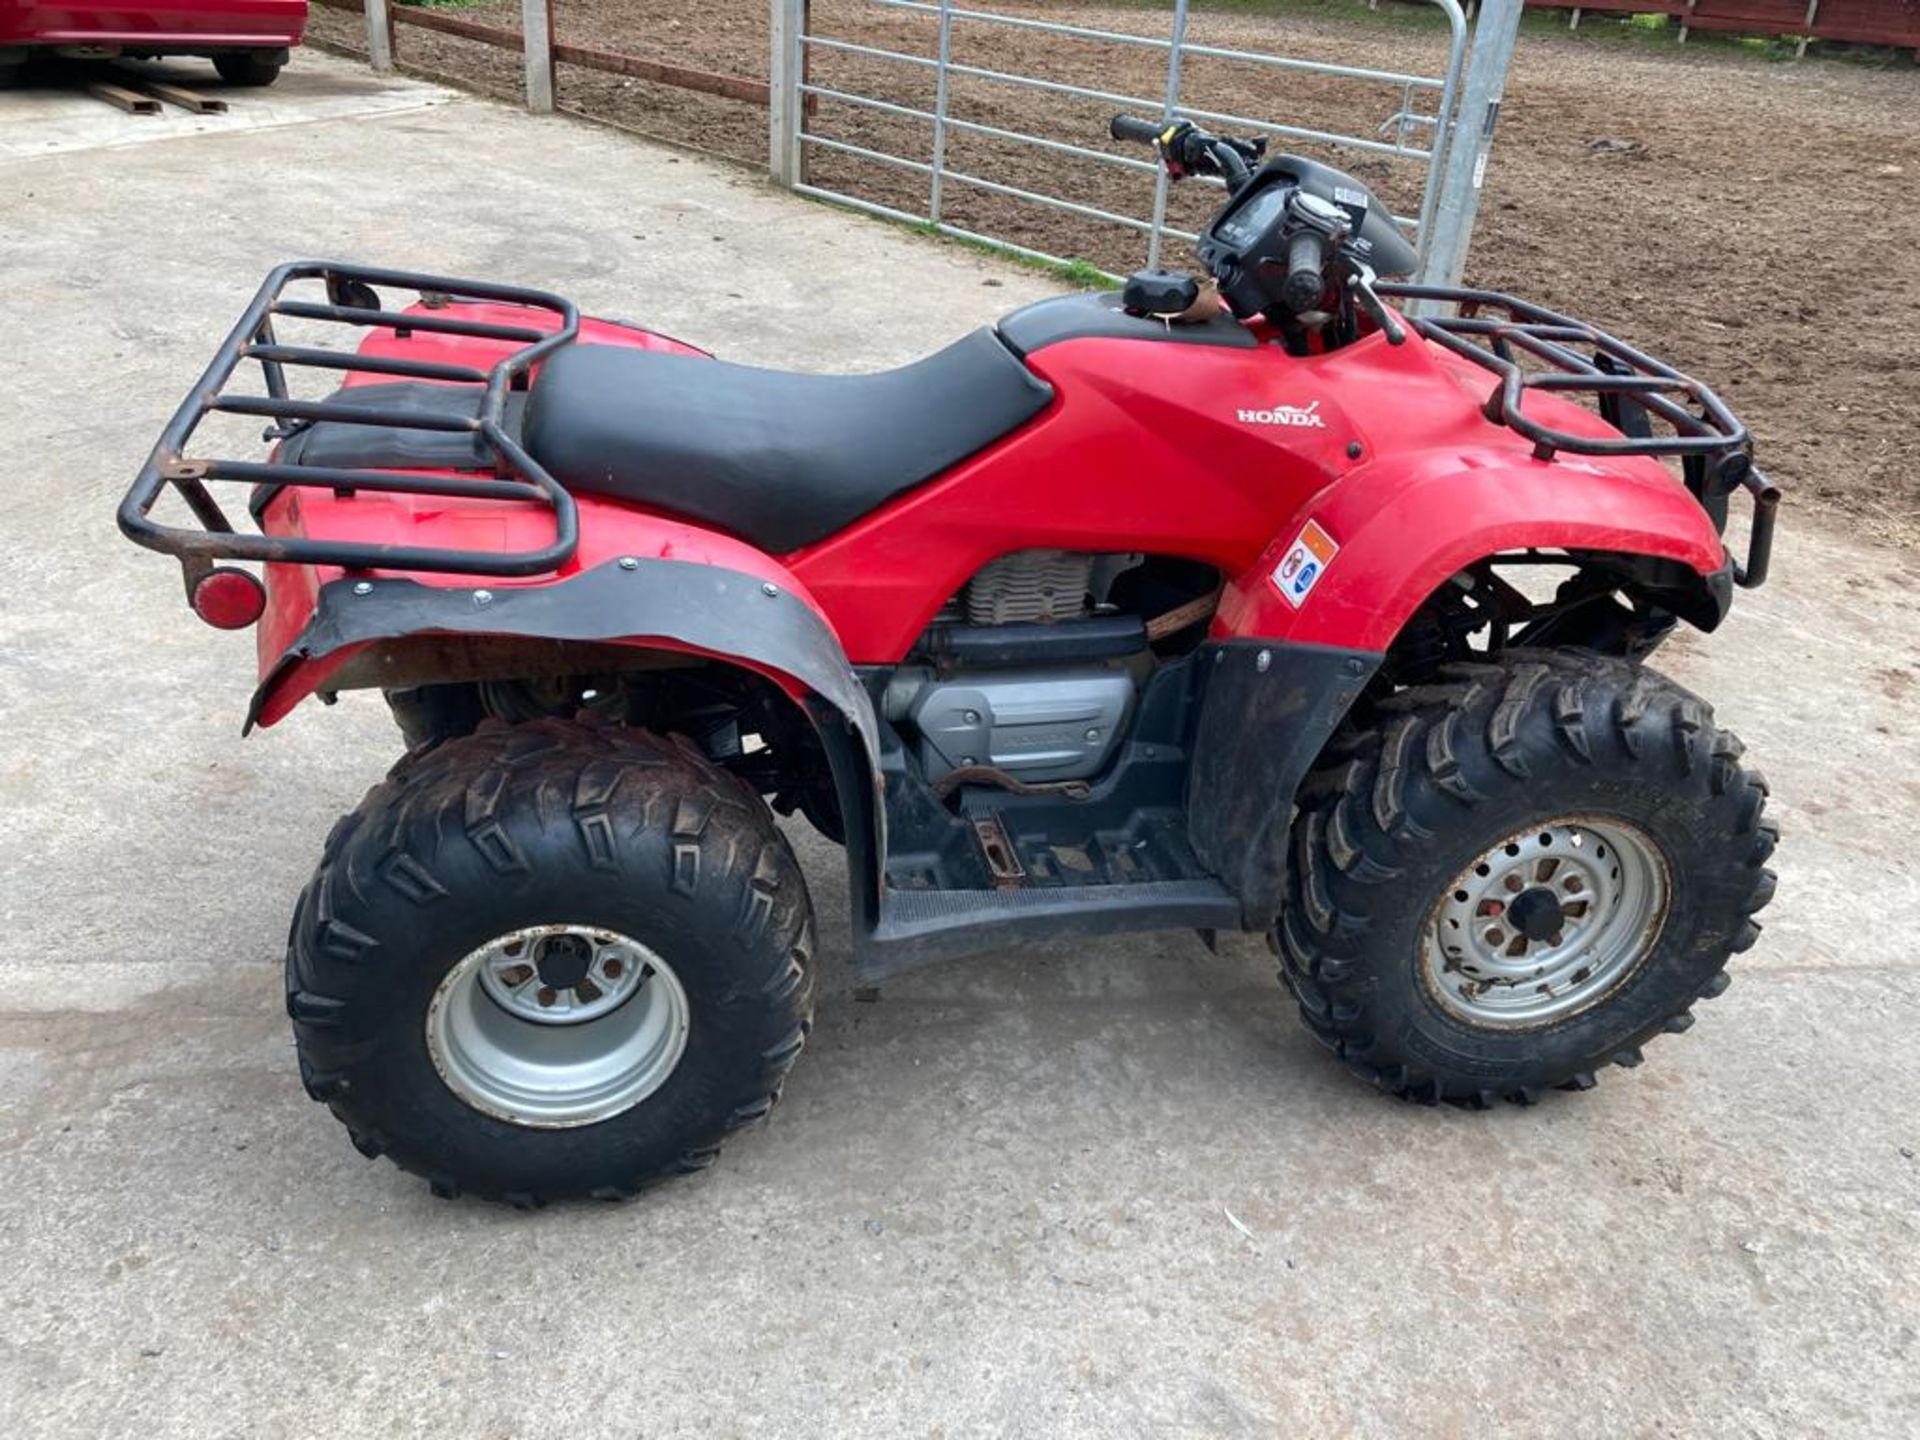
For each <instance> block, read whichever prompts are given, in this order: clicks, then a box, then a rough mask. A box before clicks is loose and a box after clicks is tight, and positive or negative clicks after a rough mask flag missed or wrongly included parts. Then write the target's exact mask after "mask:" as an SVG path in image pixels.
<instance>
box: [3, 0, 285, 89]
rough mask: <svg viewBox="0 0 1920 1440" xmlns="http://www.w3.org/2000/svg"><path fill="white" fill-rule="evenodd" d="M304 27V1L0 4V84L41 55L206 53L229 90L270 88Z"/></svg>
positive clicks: (23, 0) (39, 0) (41, 0)
mask: <svg viewBox="0 0 1920 1440" xmlns="http://www.w3.org/2000/svg"><path fill="white" fill-rule="evenodd" d="M306 28H307V0H118V3H115V4H112V5H107V4H98V3H91V0H0V84H4V83H6V82H7V81H8V80H10V79H12V78H14V77H15V76H16V75H17V74H18V73H19V71H20V69H21V68H22V67H23V66H24V65H25V64H26V61H27V58H28V56H29V55H31V54H33V53H34V52H42V53H52V54H55V55H64V56H70V57H77V58H83V59H112V58H118V57H121V56H125V57H127V58H129V59H147V58H151V57H155V56H160V55H204V56H206V57H207V58H208V59H210V60H212V61H213V64H214V68H215V69H216V70H218V71H219V72H220V78H221V79H222V80H224V81H226V82H227V83H228V84H229V85H271V84H272V83H273V82H274V80H275V78H276V77H278V75H279V74H280V67H281V66H283V65H285V64H286V63H287V52H288V51H289V50H291V49H292V48H293V47H294V46H295V45H298V44H299V43H300V37H301V36H302V35H303V34H304V33H305V32H306Z"/></svg>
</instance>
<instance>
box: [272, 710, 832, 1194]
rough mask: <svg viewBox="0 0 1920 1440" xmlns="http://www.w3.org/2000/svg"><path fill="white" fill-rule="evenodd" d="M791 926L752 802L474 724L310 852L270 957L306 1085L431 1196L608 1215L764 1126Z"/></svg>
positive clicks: (804, 923) (789, 1051) (530, 730)
mask: <svg viewBox="0 0 1920 1440" xmlns="http://www.w3.org/2000/svg"><path fill="white" fill-rule="evenodd" d="M812 935H813V921H812V909H811V906H810V904H809V902H808V898H807V891H806V883H805V880H804V878H803V877H802V875H801V873H800V870H799V867H798V865H797V864H796V862H795V860H794V857H793V853H792V851H791V850H790V849H789V847H788V845H787V842H786V840H785V838H784V837H783V836H782V835H781V833H780V831H779V830H778V829H777V828H776V826H775V825H774V823H773V818H772V816H771V815H770V813H769V812H768V811H767V808H766V806H765V805H764V804H763V803H762V802H761V800H760V799H759V797H758V796H756V795H753V794H751V793H749V792H748V791H747V790H745V789H744V788H743V787H742V786H741V785H740V784H739V783H738V782H737V781H735V780H734V779H732V778H731V777H730V776H728V775H726V774H725V773H724V772H722V771H720V770H718V769H716V768H715V767H714V766H713V765H711V764H710V763H708V762H707V761H706V760H705V759H704V758H702V757H701V756H700V755H699V754H698V753H697V752H696V751H695V750H693V749H692V747H690V746H684V745H682V744H680V743H679V742H677V741H675V740H668V739H662V738H660V737H657V736H654V735H650V734H647V733H645V732H640V731H624V730H616V729H612V728H602V727H595V726H589V725H584V724H576V723H573V722H567V721H559V720H541V721H536V722H534V723H531V724H527V725H520V726H504V725H500V724H498V723H497V722H491V723H490V724H489V725H488V726H487V727H486V728H483V729H482V730H481V731H480V732H479V733H476V734H474V735H472V736H468V737H466V738H463V739H458V740H452V741H449V742H447V743H446V744H443V745H440V746H438V747H436V748H434V749H431V750H426V751H422V752H416V753H415V754H413V755H410V756H408V757H407V758H406V759H405V760H403V761H401V762H400V763H399V764H398V765H397V766H395V767H394V769H393V771H392V773H391V774H390V775H389V776H388V778H387V779H386V781H385V782H384V783H382V784H380V785H378V786H376V787H375V788H374V789H373V790H372V791H371V792H370V793H369V794H368V796H367V798H366V799H365V800H364V801H363V802H362V803H361V804H360V806H359V808H358V809H356V810H354V811H353V812H352V813H351V814H349V815H347V816H346V817H345V818H344V819H343V820H342V821H341V822H340V823H339V824H338V825H337V826H336V827H335V828H334V832H333V834H332V835H331V836H330V837H329V838H328V841H327V845H326V849H325V852H324V854H323V856H322V859H321V862H320V867H319V870H318V872H317V873H316V874H315V876H314V878H313V881H312V883H311V884H310V885H309V886H308V887H307V890H306V892H305V893H304V894H303V895H302V896H301V899H300V903H299V907H298V910H297V912H296V914H295V916H294V922H293V933H292V936H291V939H290V944H289V949H288V956H287V1011H288V1014H289V1015H290V1016H291V1017H292V1019H293V1022H294V1024H293V1028H294V1038H295V1041H296V1043H297V1045H298V1049H299V1058H300V1074H301V1078H302V1080H303V1081H304V1082H305V1085H306V1087H307V1090H308V1093H309V1094H310V1095H311V1096H312V1097H313V1098H314V1099H315V1100H318V1101H321V1102H324V1103H325V1104H326V1105H327V1106H328V1108H329V1109H330V1110H331V1111H332V1112H333V1114H334V1115H335V1116H336V1117H337V1118H338V1119H339V1120H340V1121H341V1122H342V1123H343V1124H345V1125H346V1127H347V1129H348V1132H349V1134H350V1136H351V1138H352V1140H353V1143H354V1145H355V1146H356V1147H357V1148H358V1149H359V1150H360V1151H361V1153H363V1154H365V1155H368V1156H375V1155H382V1154H384V1155H386V1156H388V1157H389V1158H391V1159H392V1160H393V1161H394V1163H396V1164H397V1165H399V1166H400V1167H401V1168H402V1169H404V1170H408V1171H411V1172H413V1173H414V1174H417V1175H422V1176H425V1177H426V1178H427V1180H428V1181H429V1183H430V1184H431V1186H432V1189H433V1191H434V1193H435V1194H438V1195H442V1196H447V1197H452V1196H455V1195H459V1194H462V1193H467V1194H472V1195H476V1196H479V1197H482V1198H485V1199H490V1200H503V1201H506V1202H508V1203H510V1204H515V1205H519V1206H523V1207H525V1206H534V1205H539V1204H543V1203H545V1202H547V1201H549V1200H560V1199H573V1198H580V1197H594V1198H599V1199H617V1198H622V1197H625V1196H628V1195H631V1194H633V1193H635V1192H636V1191H638V1190H639V1189H640V1188H642V1187H643V1186H644V1185H646V1184H648V1183H649V1182H651V1181H654V1180H656V1179H659V1178H662V1177H664V1176H669V1175H673V1174H679V1173H684V1172H688V1171H693V1170H698V1169H701V1168H703V1167H704V1166H706V1165H707V1164H708V1163H710V1162H711V1161H712V1159H713V1157H714V1155H715V1154H716V1153H717V1151H718V1149H719V1146H720V1143H721V1141H722V1140H723V1139H724V1138H725V1137H726V1135H727V1134H729V1133H730V1132H731V1131H733V1130H735V1129H737V1128H739V1127H740V1126H742V1125H744V1124H746V1123H748V1122H750V1121H753V1120H757V1119H759V1118H761V1117H762V1116H764V1115H766V1114H767V1112H768V1111H769V1110H770V1109H771V1108H772V1106H773V1104H774V1102H775V1100H776V1099H777V1098H778V1096H779V1093H780V1085H781V1082H782V1080H783V1078H784V1077H785V1075H786V1073H787V1071H788V1069H789V1068H790V1067H791V1065H792V1064H793V1062H794V1060H795V1058H796V1057H797V1056H798V1055H799V1053H800V1049H801V1046H802V1044H803V1042H804V1040H805V1036H806V1031H807V1027H808V1024H809V1022H810V1017H811V1013H812V1007H811V1001H812V977H811V972H810V970H809V968H808V966H809V954H810V951H811V947H812ZM603 943H604V944H605V946H606V947H607V948H606V949H604V950H603V949H602V948H601V946H602V944H603ZM569 947H571V948H569ZM576 952H577V958H578V960H579V963H580V965H581V966H582V967H583V968H584V969H585V970H586V972H587V973H583V972H582V971H581V970H574V971H571V972H567V973H562V972H564V971H566V967H567V966H568V965H570V964H571V963H572V962H573V959H574V958H576ZM608 958H613V959H614V960H615V961H616V963H615V964H614V965H612V966H607V965H606V964H605V962H606V960H607V959H608ZM521 971H527V972H530V973H529V974H526V975H523V974H521V973H519V972H521ZM516 985H517V986H520V987H521V988H520V989H518V990H512V989H511V987H513V986H516ZM576 1007H577V1008H578V1011H579V1013H578V1015H576V1016H573V1018H571V1019H570V1018H568V1017H569V1012H570V1011H572V1010H574V1009H575V1008H576ZM643 1007H651V1008H643ZM450 1016H451V1017H453V1018H452V1019H449V1017H450ZM556 1047H557V1048H556ZM623 1047H624V1048H623Z"/></svg>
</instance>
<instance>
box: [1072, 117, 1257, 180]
mask: <svg viewBox="0 0 1920 1440" xmlns="http://www.w3.org/2000/svg"><path fill="white" fill-rule="evenodd" d="M1107 133H1108V134H1109V135H1111V136H1113V138H1114V139H1116V140H1133V141H1138V142H1139V143H1141V144H1143V145H1151V146H1153V148H1154V150H1155V152H1156V153H1157V154H1158V155H1159V156H1160V162H1161V163H1162V164H1163V165H1165V166H1166V167H1167V172H1168V173H1169V174H1170V175H1172V176H1174V177H1175V178H1176V179H1177V178H1178V177H1179V176H1181V175H1184V174H1187V173H1189V172H1192V173H1194V174H1200V175H1207V174H1212V175H1218V176H1219V177H1220V178H1221V179H1222V180H1225V181H1226V182H1227V193H1228V194H1229V195H1231V194H1233V193H1234V192H1235V191H1237V190H1238V189H1239V188H1240V187H1241V186H1242V185H1244V184H1246V183H1247V181H1248V180H1249V179H1251V178H1252V176H1253V167H1252V165H1251V164H1250V163H1249V162H1250V161H1253V160H1257V159H1259V158H1260V154H1261V152H1262V151H1263V150H1264V149H1265V148H1266V143H1267V142H1266V141H1265V140H1251V141H1250V140H1223V139H1221V138H1220V137H1219V136H1218V135H1209V134H1208V133H1207V132H1206V131H1204V130H1202V129H1200V128H1199V127H1198V126H1196V125H1195V124H1193V122H1192V121H1190V120H1142V119H1140V118H1139V117H1138V116H1137V115H1116V116H1114V117H1113V119H1112V120H1110V121H1108V122H1107Z"/></svg>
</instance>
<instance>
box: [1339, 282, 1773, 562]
mask: <svg viewBox="0 0 1920 1440" xmlns="http://www.w3.org/2000/svg"><path fill="white" fill-rule="evenodd" d="M1374 288H1375V290H1377V291H1378V293H1379V294H1380V295H1382V296H1383V297H1386V298H1388V299H1393V300H1425V301H1440V302H1443V303H1448V304H1452V305H1454V306H1455V307H1457V313H1455V314H1453V315H1423V316H1409V317H1407V320H1408V323H1409V324H1411V325H1412V326H1413V327H1414V328H1415V329H1416V330H1418V331H1419V332H1420V334H1421V335H1422V336H1424V337H1425V338H1426V339H1428V340H1431V341H1432V342H1433V343H1434V344H1436V345H1439V346H1440V347H1442V348H1443V349H1446V350H1450V351H1452V352H1453V353H1454V354H1455V355H1458V356H1460V357H1461V358H1462V359H1466V360H1471V361H1472V362H1473V363H1474V364H1476V365H1479V366H1480V367H1482V368H1483V369H1485V370H1488V371H1490V372H1491V373H1492V374H1494V375H1495V376H1497V377H1498V379H1499V384H1498V385H1496V386H1495V387H1494V390H1493V393H1492V394H1491V395H1489V396H1488V397H1487V402H1486V405H1485V406H1484V407H1483V409H1484V413H1485V414H1486V417H1487V418H1488V419H1489V420H1491V421H1493V422H1494V423H1495V424H1497V425H1505V426H1506V427H1507V428H1508V429H1510V430H1512V431H1514V432H1515V433H1516V434H1518V435H1521V436H1524V437H1525V438H1526V439H1528V440H1531V441H1532V442H1533V453H1534V454H1535V455H1536V456H1537V457H1538V458H1540V459H1542V460H1551V459H1552V458H1553V457H1554V455H1555V454H1556V453H1557V452H1559V451H1562V450H1564V451H1566V452H1568V453H1569V454H1575V455H1656V456H1664V455H1672V456H1677V457H1679V459H1680V462H1681V471H1682V475H1683V476H1684V478H1685V480H1686V485H1687V488H1688V489H1689V490H1691V491H1692V492H1693V495H1694V498H1695V499H1697V500H1698V501H1699V502H1700V504H1701V507H1702V508H1703V509H1705V510H1706V512H1707V514H1708V516H1709V517H1710V518H1711V519H1712V520H1713V523H1714V527H1715V528H1716V529H1721V530H1724V529H1725V528H1726V523H1727V502H1728V499H1729V497H1730V496H1731V495H1732V494H1733V492H1734V491H1735V490H1742V489H1744V490H1745V491H1746V492H1747V493H1748V494H1749V495H1750V496H1752V498H1753V526H1752V529H1751V531H1750V532H1749V535H1748V539H1747V558H1746V560H1745V562H1744V563H1742V562H1740V561H1735V562H1734V580H1735V582H1736V583H1738V584H1740V585H1743V586H1746V587H1748V588H1751V587H1753V586H1756V585H1759V584H1761V583H1762V582H1763V581H1764V580H1765V579H1766V578H1767V568H1768V565H1769V563H1770V561H1771V558H1772V554H1773V526H1774V512H1775V511H1776V510H1777V509H1778V507H1779V504H1780V490H1779V487H1778V486H1776V485H1774V484H1773V483H1772V482H1771V481H1769V480H1768V479H1767V478H1766V476H1765V475H1763V474H1761V472H1760V471H1759V470H1758V469H1756V468H1755V467H1754V464H1753V457H1752V455H1751V453H1750V450H1751V444H1752V441H1751V437H1750V436H1749V435H1748V434H1747V427H1746V426H1745V425H1743V424H1741V423H1740V421H1739V420H1738V419H1736V418H1735V417H1734V414H1733V412H1732V411H1731V410H1729V409H1728V408H1727V406H1726V403H1725V402H1724V401H1723V400H1721V399H1720V397H1719V396H1718V395H1716V394H1714V393H1713V391H1711V390H1709V389H1708V388H1707V387H1706V386H1705V385H1702V384H1701V383H1700V382H1699V381H1698V380H1695V379H1693V378H1692V377H1691V376H1688V375H1683V374H1682V373H1681V372H1680V371H1678V370H1676V369H1674V368H1673V367H1672V366H1671V365H1668V364H1666V363H1664V362H1663V361H1659V360H1656V359H1654V358H1653V357H1652V356H1651V355H1647V354H1644V353H1642V352H1641V351H1639V350H1636V349H1635V348H1634V347H1633V346H1631V345H1629V344H1627V342H1626V341H1624V340H1620V339H1617V338H1616V337H1614V336H1612V335H1609V334H1607V332H1606V331H1604V330H1601V329H1598V328H1596V327H1595V326H1592V325H1589V324H1587V323H1586V322H1585V321H1581V320H1575V319H1572V318H1570V317H1569V316H1566V315H1561V314H1559V313H1557V312H1555V311H1552V310H1548V309H1546V308H1544V307H1543V306H1539V305H1534V304H1530V303H1529V302H1527V301H1525V300H1520V299H1516V298H1515V297H1514V296H1512V295H1503V294H1501V293H1500V292H1499V291H1495V290H1467V289H1461V288H1459V287H1457V286H1451V285H1412V284H1402V283H1400V282H1398V281H1393V282H1389V281H1380V282H1378V283H1377V284H1376V285H1375V286H1374ZM1485 312H1492V313H1485ZM1583 352H1591V353H1590V354H1589V353H1583ZM1523 354H1524V355H1527V356H1531V357H1532V358H1533V359H1534V360H1536V361H1539V362H1541V363H1542V365H1543V366H1544V367H1545V368H1544V369H1536V370H1532V371H1529V370H1526V369H1523V368H1522V365H1521V356H1522V355H1523ZM1529 390H1537V391H1551V392H1554V393H1556V394H1561V395H1566V394H1570V393H1571V394H1578V393H1583V392H1584V393H1587V394H1591V395H1592V396H1593V397H1594V398H1595V400H1596V401H1597V402H1598V405H1599V410H1600V415H1601V418H1603V419H1604V420H1606V421H1607V423H1608V424H1610V425H1611V426H1613V428H1614V429H1616V430H1618V431H1620V432H1621V433H1620V434H1619V435H1616V436H1607V437H1596V436H1592V435H1576V434H1573V433H1572V432H1570V431H1566V430H1556V429H1554V428H1553V427H1552V426H1550V425H1546V424H1543V423H1541V422H1540V421H1539V420H1537V419H1535V418H1534V417H1533V416H1531V415H1528V414H1527V413H1526V410H1525V401H1526V395H1527V392H1528V391H1529ZM1656 423H1661V424H1664V425H1665V427H1666V429H1667V431H1668V432H1670V433H1655V429H1654V426H1655V424H1656Z"/></svg>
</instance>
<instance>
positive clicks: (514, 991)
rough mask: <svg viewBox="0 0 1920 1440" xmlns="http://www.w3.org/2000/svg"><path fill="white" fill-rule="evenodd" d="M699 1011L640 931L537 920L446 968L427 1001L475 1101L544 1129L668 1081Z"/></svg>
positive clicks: (432, 1023)
mask: <svg viewBox="0 0 1920 1440" xmlns="http://www.w3.org/2000/svg"><path fill="white" fill-rule="evenodd" d="M690 1016H691V1006H690V1005H689V1004H688V1001H687V994H686V991H685V989H684V988H683V987H682V986H681V984H680V981H679V979H678V977H677V976H675V975H674V973H673V970H672V968H671V967H670V966H669V965H668V964H667V963H666V961H664V960H663V959H661V958H660V956H659V955H658V954H656V953H655V952H654V951H653V950H651V949H649V948H648V947H647V946H645V945H643V944H641V943H640V942H639V941H638V940H635V939H633V938H631V937H630V936H626V935H621V934H618V933H617V932H614V931H611V930H603V929H600V928H598V927H595V926H587V925H534V926H529V927H528V928H526V929H523V930H515V931H513V932H511V933H509V934H506V935H502V936H499V937H498V938H496V939H493V940H490V941H488V942H487V943H486V944H485V945H482V946H480V947H479V948H478V949H477V950H474V951H472V952H471V953H470V954H468V955H466V956H465V957H463V958H462V959H461V960H460V961H459V963H457V964H456V965H454V967H453V968H452V969H451V970H449V971H448V972H447V974H446V977H445V978H444V979H443V980H441V982H440V985H439V988H438V989H437V990H436V991H435V992H434V996H433V1000H432V1003H431V1004H430V1005H429V1007H428V1010H427V1019H426V1030H427V1048H428V1051H429V1053H430V1054H431V1055H432V1057H433V1063H434V1067H435V1068H436V1069H437V1070H438V1071H439V1072H440V1077H441V1079H443V1080H444V1081H446V1083H447V1087H448V1088H449V1089H450V1090H452V1091H453V1092H454V1094H456V1095H458V1096H459V1097H460V1098H461V1099H462V1100H464V1101H466V1102H467V1103H468V1104H469V1105H471V1106H473V1107H474V1108H475V1109H477V1110H481V1111H484V1112H485V1113H487V1114H489V1115H493V1116H496V1117H497V1118H499V1119H502V1120H509V1121H512V1122H514V1123H515V1124H520V1125H528V1126H534V1127H537V1128H559V1127H564V1126H571V1125H588V1124H592V1123H594V1122H596V1121H599V1120H605V1119H608V1118H610V1117H611V1116H614V1115H617V1114H619V1113H620V1112H621V1111H623V1110H628V1109H631V1108H632V1107H633V1106H635V1105H637V1104H639V1103H640V1102H641V1101H642V1100H644V1099H646V1098H647V1097H648V1096H649V1095H651V1094H652V1093H653V1092H654V1091H655V1090H657V1089H659V1088H660V1086H661V1085H663V1084H665V1083H666V1080H667V1077H668V1076H669V1075H671V1074H672V1073H673V1070H674V1067H675V1066H677V1065H678V1064H679V1063H680V1056H681V1054H682V1053H683V1052H684V1051H685V1049H686V1043H687V1034H688V1029H689V1024H690Z"/></svg>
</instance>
